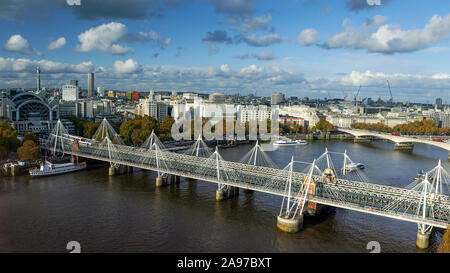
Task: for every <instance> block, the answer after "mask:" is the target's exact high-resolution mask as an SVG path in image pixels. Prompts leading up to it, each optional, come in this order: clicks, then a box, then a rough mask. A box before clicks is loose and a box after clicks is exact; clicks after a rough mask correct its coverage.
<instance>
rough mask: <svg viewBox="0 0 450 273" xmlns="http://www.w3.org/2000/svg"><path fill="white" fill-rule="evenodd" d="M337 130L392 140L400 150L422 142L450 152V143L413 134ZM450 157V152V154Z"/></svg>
mask: <svg viewBox="0 0 450 273" xmlns="http://www.w3.org/2000/svg"><path fill="white" fill-rule="evenodd" d="M337 130H339V131H341V132H344V133H347V134H350V135H353V136H355V137H356V138H364V137H377V138H383V139H387V140H390V141H392V142H394V143H395V144H396V146H395V148H397V149H399V150H410V149H412V148H413V143H422V144H427V145H432V146H435V147H439V148H441V149H444V150H447V151H448V152H449V153H450V143H445V142H438V141H432V140H428V139H423V138H418V137H411V136H395V135H391V134H388V133H380V132H375V131H368V130H359V129H347V128H338V129H337ZM449 158H450V154H449Z"/></svg>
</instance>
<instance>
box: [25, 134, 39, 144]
mask: <svg viewBox="0 0 450 273" xmlns="http://www.w3.org/2000/svg"><path fill="white" fill-rule="evenodd" d="M27 140H31V141H33V142H34V143H38V142H39V137H38V136H37V135H36V134H34V133H32V132H28V133H26V134H25V135H24V136H23V142H25V141H27Z"/></svg>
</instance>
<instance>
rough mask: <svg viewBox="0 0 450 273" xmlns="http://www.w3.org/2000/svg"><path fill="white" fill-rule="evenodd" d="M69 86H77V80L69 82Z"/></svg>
mask: <svg viewBox="0 0 450 273" xmlns="http://www.w3.org/2000/svg"><path fill="white" fill-rule="evenodd" d="M69 84H70V85H75V86H78V80H70V83H69Z"/></svg>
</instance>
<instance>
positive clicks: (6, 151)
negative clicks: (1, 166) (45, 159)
mask: <svg viewBox="0 0 450 273" xmlns="http://www.w3.org/2000/svg"><path fill="white" fill-rule="evenodd" d="M17 136H18V135H17V131H16V130H14V128H13V127H12V126H11V124H9V123H8V122H7V121H6V120H4V121H0V159H7V158H9V157H10V155H11V154H12V153H15V152H17V156H18V158H19V159H20V160H27V159H38V158H40V156H41V151H40V148H39V138H38V136H37V135H35V134H33V133H32V132H28V133H26V134H25V135H24V137H23V140H22V141H20V140H19V139H18V138H17Z"/></svg>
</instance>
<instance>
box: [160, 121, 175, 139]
mask: <svg viewBox="0 0 450 273" xmlns="http://www.w3.org/2000/svg"><path fill="white" fill-rule="evenodd" d="M174 123H175V120H174V119H173V117H171V116H166V117H165V118H164V120H163V122H161V123H160V124H159V131H160V136H161V139H170V137H171V131H172V125H173V124H174Z"/></svg>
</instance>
